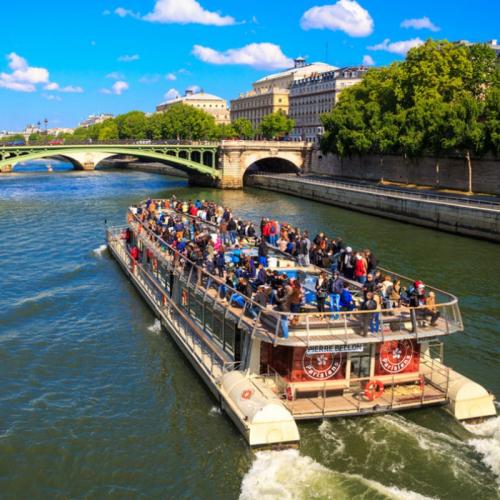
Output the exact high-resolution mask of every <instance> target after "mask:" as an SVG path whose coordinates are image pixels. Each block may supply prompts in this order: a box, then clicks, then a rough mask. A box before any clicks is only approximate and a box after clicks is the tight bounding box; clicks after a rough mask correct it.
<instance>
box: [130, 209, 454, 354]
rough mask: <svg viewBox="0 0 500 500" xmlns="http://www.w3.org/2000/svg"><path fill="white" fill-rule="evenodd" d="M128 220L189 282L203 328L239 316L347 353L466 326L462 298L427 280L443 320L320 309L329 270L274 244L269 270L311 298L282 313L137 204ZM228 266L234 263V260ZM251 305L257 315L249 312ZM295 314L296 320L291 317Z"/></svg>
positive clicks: (396, 311) (241, 322)
mask: <svg viewBox="0 0 500 500" xmlns="http://www.w3.org/2000/svg"><path fill="white" fill-rule="evenodd" d="M141 206H144V204H141ZM161 212H163V213H164V214H165V215H174V216H175V217H177V218H181V219H182V220H183V221H184V223H185V224H187V225H188V226H189V225H191V224H192V223H193V222H195V223H196V225H197V229H198V230H199V231H202V232H206V233H207V234H209V235H211V236H212V237H213V238H214V239H216V238H217V236H218V228H217V225H215V224H213V223H210V222H207V221H204V220H202V219H200V218H198V217H192V216H190V215H187V214H181V213H179V212H176V211H173V210H171V209H169V208H163V209H159V213H161ZM128 222H129V225H130V227H131V229H132V230H133V232H134V234H135V235H136V237H137V240H138V241H140V242H141V244H142V245H143V246H144V247H145V248H147V249H148V250H149V252H150V253H151V255H152V256H153V259H155V260H156V261H157V263H156V266H158V264H161V263H165V264H166V265H168V266H172V265H173V266H174V268H175V270H176V273H177V274H178V276H179V277H180V278H182V279H183V281H184V282H185V286H186V294H185V295H183V299H182V300H183V301H185V306H186V307H187V309H188V311H189V312H190V314H191V315H192V317H193V318H194V319H195V320H197V321H199V322H201V323H203V326H204V327H205V323H206V322H207V321H215V320H212V319H210V320H208V318H213V317H219V318H222V323H223V322H224V319H225V318H227V317H231V318H233V319H237V321H238V326H239V327H241V328H245V329H246V330H247V331H250V332H251V333H252V335H253V336H254V337H257V338H260V339H261V340H262V341H264V342H271V343H273V344H274V345H283V346H298V347H306V348H308V349H313V348H315V347H316V348H319V347H321V348H322V349H323V350H324V349H325V347H327V346H330V347H329V349H330V350H331V351H332V352H337V351H338V352H346V351H348V350H349V349H356V346H358V345H360V344H367V343H379V342H386V341H388V340H404V339H411V340H416V341H420V340H425V339H431V338H433V337H438V336H443V335H449V334H451V333H455V332H459V331H461V330H462V329H463V325H462V320H461V315H460V311H459V308H458V300H457V298H456V297H455V296H453V295H452V294H450V293H447V292H444V291H442V290H439V289H437V288H435V287H432V286H429V285H428V284H427V285H426V287H427V289H428V290H429V291H433V292H434V294H435V297H436V305H435V306H434V307H435V311H439V318H438V319H437V321H435V322H434V323H433V324H432V325H431V324H430V322H429V321H428V312H429V311H428V309H427V307H426V306H420V307H409V306H401V307H395V308H392V309H379V310H377V311H363V310H359V309H357V310H354V311H327V312H323V313H319V312H317V310H316V304H315V292H314V284H315V280H316V279H317V276H318V274H319V273H320V272H321V271H325V272H327V274H328V271H326V270H324V269H321V268H318V267H315V266H307V267H303V266H299V265H298V263H297V262H296V261H295V259H294V258H293V257H292V256H291V255H288V254H285V253H282V252H280V251H279V250H278V249H277V248H274V247H272V248H270V257H271V258H270V259H269V268H271V269H273V270H278V271H280V272H282V273H285V274H287V275H288V276H289V277H294V278H298V279H299V280H300V282H301V284H302V286H303V288H304V289H305V291H306V301H305V303H304V304H303V305H302V306H301V310H300V312H299V313H293V314H292V313H289V312H280V311H277V310H276V309H275V308H273V307H272V306H270V305H268V306H266V307H263V306H261V305H260V304H258V303H256V302H255V301H253V300H252V299H251V298H249V297H246V296H244V295H242V294H241V293H239V292H238V291H237V290H235V289H233V288H231V287H228V286H227V285H226V284H225V280H224V279H222V278H220V277H218V276H215V275H213V274H211V273H209V272H208V271H207V269H206V268H205V267H203V266H198V265H196V264H195V263H194V262H192V261H190V260H189V258H188V257H187V256H186V255H184V254H183V253H181V252H179V251H178V250H177V249H176V248H174V247H173V246H171V245H169V244H168V243H167V242H166V241H164V240H163V239H162V238H161V237H160V236H159V235H158V234H157V233H156V232H155V230H154V226H155V224H151V223H150V221H149V220H141V217H140V216H138V215H137V209H136V207H131V209H130V210H129V215H128ZM233 250H234V247H233V246H229V247H227V255H228V256H229V257H230V255H231V252H232V251H233ZM238 250H239V251H240V252H241V253H242V254H250V255H255V254H256V247H255V242H254V241H250V242H247V243H245V244H244V245H241V246H240V247H239V249H238ZM229 260H230V259H229ZM228 265H229V266H230V262H228ZM153 267H154V266H153ZM382 271H383V272H384V273H387V274H390V275H391V276H393V277H394V278H396V279H399V280H400V281H401V284H402V285H409V284H410V283H411V282H412V281H413V280H411V279H410V278H408V277H406V276H402V275H399V274H398V273H395V272H392V271H387V270H385V269H382ZM344 279H345V278H344ZM346 281H348V282H349V287H350V289H351V292H352V294H353V297H354V301H355V303H356V304H357V305H359V304H360V302H361V296H362V286H361V285H360V284H359V283H357V282H352V281H349V280H346ZM165 285H166V284H165ZM222 285H224V286H226V288H227V289H228V290H229V291H230V293H232V294H236V295H237V296H238V297H239V298H240V300H239V302H240V305H236V304H233V303H229V302H228V301H226V300H224V299H221V297H220V294H219V290H220V287H221V286H222ZM250 309H251V310H252V314H250ZM374 314H377V316H378V318H379V327H378V331H377V332H376V334H374V335H373V334H370V333H369V332H368V323H369V321H370V319H371V318H372V317H373V315H374ZM292 317H293V321H290V318H292ZM283 321H287V324H288V330H289V333H288V338H284V337H283V333H282V323H283ZM212 328H214V325H212ZM349 346H350V347H349Z"/></svg>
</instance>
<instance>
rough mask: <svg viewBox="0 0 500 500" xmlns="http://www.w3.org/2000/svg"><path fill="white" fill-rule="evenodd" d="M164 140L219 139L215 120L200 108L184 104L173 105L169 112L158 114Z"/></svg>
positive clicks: (158, 124)
mask: <svg viewBox="0 0 500 500" xmlns="http://www.w3.org/2000/svg"><path fill="white" fill-rule="evenodd" d="M157 120H158V122H159V123H157V124H156V127H158V126H159V131H160V136H161V138H162V139H174V140H200V139H215V138H217V127H216V125H215V118H214V117H213V116H212V115H210V114H209V113H207V112H206V111H203V110H201V109H198V108H194V107H193V106H189V105H187V104H183V103H182V102H179V103H176V104H173V105H172V106H170V107H169V108H168V109H167V111H165V112H163V113H159V114H158V118H157Z"/></svg>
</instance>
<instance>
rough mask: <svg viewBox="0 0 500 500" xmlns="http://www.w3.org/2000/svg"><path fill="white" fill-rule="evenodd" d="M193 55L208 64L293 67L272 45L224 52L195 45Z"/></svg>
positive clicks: (252, 45)
mask: <svg viewBox="0 0 500 500" xmlns="http://www.w3.org/2000/svg"><path fill="white" fill-rule="evenodd" d="M193 54H194V55H195V56H196V57H197V58H198V59H200V60H201V61H203V62H206V63H210V64H219V65H222V64H240V65H244V66H251V67H252V68H256V69H283V68H289V67H291V66H293V61H292V59H290V58H289V57H287V56H285V54H283V52H282V51H281V48H280V46H279V45H275V44H273V43H251V44H249V45H245V46H244V47H241V48H238V49H228V50H225V51H218V50H215V49H212V48H210V47H204V46H202V45H195V46H194V47H193Z"/></svg>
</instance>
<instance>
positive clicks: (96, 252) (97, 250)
mask: <svg viewBox="0 0 500 500" xmlns="http://www.w3.org/2000/svg"><path fill="white" fill-rule="evenodd" d="M106 248H107V246H106V245H99V246H98V247H97V248H94V250H92V253H93V254H94V255H95V256H96V257H102V256H103V255H104V252H105V251H106Z"/></svg>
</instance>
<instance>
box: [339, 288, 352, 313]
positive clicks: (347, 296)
mask: <svg viewBox="0 0 500 500" xmlns="http://www.w3.org/2000/svg"><path fill="white" fill-rule="evenodd" d="M339 305H340V308H341V309H342V310H343V311H352V310H354V308H355V304H354V299H353V298H352V294H351V292H350V291H349V284H348V283H347V282H344V288H343V290H342V292H341V294H340V299H339Z"/></svg>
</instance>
